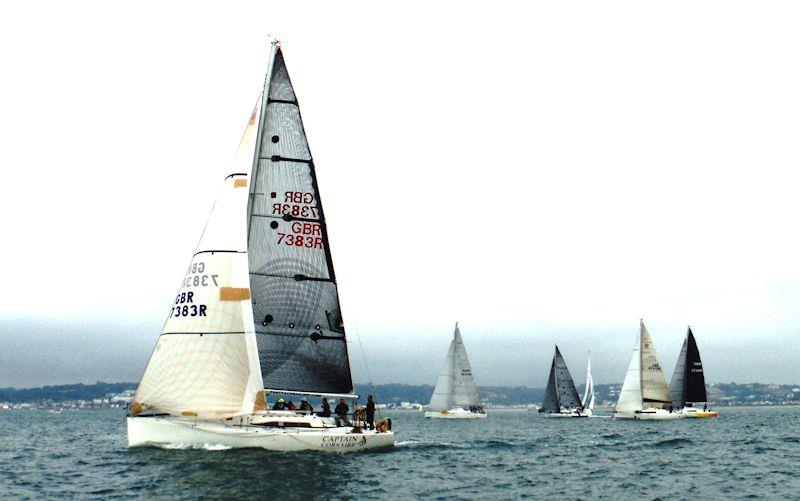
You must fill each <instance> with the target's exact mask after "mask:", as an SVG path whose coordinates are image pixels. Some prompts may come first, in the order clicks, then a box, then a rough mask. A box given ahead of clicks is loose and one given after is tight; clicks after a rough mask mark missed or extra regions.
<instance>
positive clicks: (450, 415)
mask: <svg viewBox="0 0 800 501" xmlns="http://www.w3.org/2000/svg"><path fill="white" fill-rule="evenodd" d="M425 417H426V418H428V419H486V413H485V412H484V413H479V412H470V411H465V410H461V409H457V410H449V411H445V412H440V411H426V412H425Z"/></svg>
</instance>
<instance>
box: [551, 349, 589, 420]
mask: <svg viewBox="0 0 800 501" xmlns="http://www.w3.org/2000/svg"><path fill="white" fill-rule="evenodd" d="M580 407H581V400H580V397H579V396H578V391H577V390H576V389H575V382H574V381H573V380H572V375H570V373H569V369H568V368H567V363H566V362H564V357H562V356H561V351H559V349H558V346H556V352H555V354H554V355H553V363H552V364H551V365H550V377H549V379H548V381H547V389H546V390H545V398H544V401H543V402H542V409H543V410H544V411H545V412H561V411H562V410H566V409H578V408H580Z"/></svg>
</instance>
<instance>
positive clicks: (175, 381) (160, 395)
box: [133, 99, 263, 418]
mask: <svg viewBox="0 0 800 501" xmlns="http://www.w3.org/2000/svg"><path fill="white" fill-rule="evenodd" d="M260 101H261V100H260V99H259V103H258V104H257V105H256V109H255V110H254V111H253V114H252V116H251V118H250V122H249V123H248V126H247V129H246V131H245V134H244V136H243V138H242V141H241V143H240V145H239V149H238V151H237V153H236V156H235V157H234V162H233V166H232V169H231V170H230V174H229V175H228V176H227V177H226V178H225V180H224V184H223V187H222V190H221V193H220V194H219V196H218V198H217V201H216V203H215V204H214V208H213V209H212V211H211V215H210V217H209V220H208V223H207V225H206V228H205V230H204V231H203V235H202V237H201V238H200V243H199V244H198V246H197V252H196V253H195V255H194V256H193V257H192V261H191V263H190V265H189V268H188V270H187V272H186V276H185V277H184V279H183V281H182V283H181V287H180V290H179V292H178V294H177V296H176V298H175V303H174V304H173V306H172V309H171V311H170V315H169V318H168V319H167V321H166V323H165V325H164V328H163V330H162V332H161V336H160V337H159V339H158V343H157V344H156V347H155V350H154V351H153V354H152V356H151V358H150V361H149V363H148V365H147V368H146V369H145V372H144V375H143V376H142V380H141V382H140V383H139V388H138V389H137V392H136V397H135V399H134V409H133V412H134V413H137V412H141V411H142V410H144V411H147V410H155V411H160V412H167V413H169V414H172V415H185V416H198V417H205V418H222V417H230V416H232V415H234V414H237V413H246V412H252V411H253V409H254V405H255V402H256V397H257V394H258V392H259V391H260V390H261V389H262V388H263V384H262V379H261V368H260V366H259V362H258V352H257V349H256V341H255V330H254V326H253V320H252V318H253V317H252V306H251V304H250V284H249V270H248V259H247V217H246V215H247V201H248V194H249V190H248V189H247V186H248V177H249V173H250V170H251V166H252V163H253V154H254V146H255V137H256V129H257V125H258V122H259V110H260V109H261V102H260Z"/></svg>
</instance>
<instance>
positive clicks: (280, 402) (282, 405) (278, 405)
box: [272, 397, 286, 411]
mask: <svg viewBox="0 0 800 501" xmlns="http://www.w3.org/2000/svg"><path fill="white" fill-rule="evenodd" d="M284 409H286V403H285V400H284V399H283V397H281V398H279V399H278V401H277V402H275V405H273V406H272V410H273V411H282V410H284Z"/></svg>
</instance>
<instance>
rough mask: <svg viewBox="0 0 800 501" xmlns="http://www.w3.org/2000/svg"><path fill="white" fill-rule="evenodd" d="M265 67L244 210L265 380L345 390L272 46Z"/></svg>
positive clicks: (312, 193)
mask: <svg viewBox="0 0 800 501" xmlns="http://www.w3.org/2000/svg"><path fill="white" fill-rule="evenodd" d="M269 68H270V73H269V75H268V79H267V81H266V84H265V90H264V95H265V96H266V102H265V105H264V116H263V119H262V124H261V127H260V131H261V132H260V137H259V143H258V148H257V158H256V160H255V162H254V164H253V165H254V168H253V175H252V179H253V183H252V186H251V187H250V205H249V211H248V224H249V226H248V233H249V235H248V257H249V265H250V286H251V289H252V301H251V306H252V318H253V324H254V327H255V332H256V342H257V345H258V356H259V360H260V364H261V372H262V375H263V380H264V385H265V386H266V387H268V388H273V389H285V390H295V391H308V392H316V393H350V392H351V391H352V389H353V383H352V377H351V374H350V365H349V357H348V354H347V343H346V337H345V329H344V322H343V320H342V314H341V308H340V304H339V297H338V290H337V286H336V281H335V273H334V269H333V261H332V258H331V252H330V245H329V241H328V232H327V226H326V224H325V218H324V213H323V210H322V204H321V202H320V195H319V188H318V185H317V181H316V173H315V167H314V163H313V160H312V157H311V152H310V149H309V147H308V141H307V139H306V135H305V131H304V129H303V122H302V118H301V116H300V110H299V106H298V104H297V97H296V95H295V93H294V88H293V87H292V83H291V80H290V79H289V73H288V71H287V69H286V65H285V62H284V59H283V55H282V52H281V50H280V48H279V47H276V48H275V49H274V53H273V59H272V62H271V64H270V66H269Z"/></svg>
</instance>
